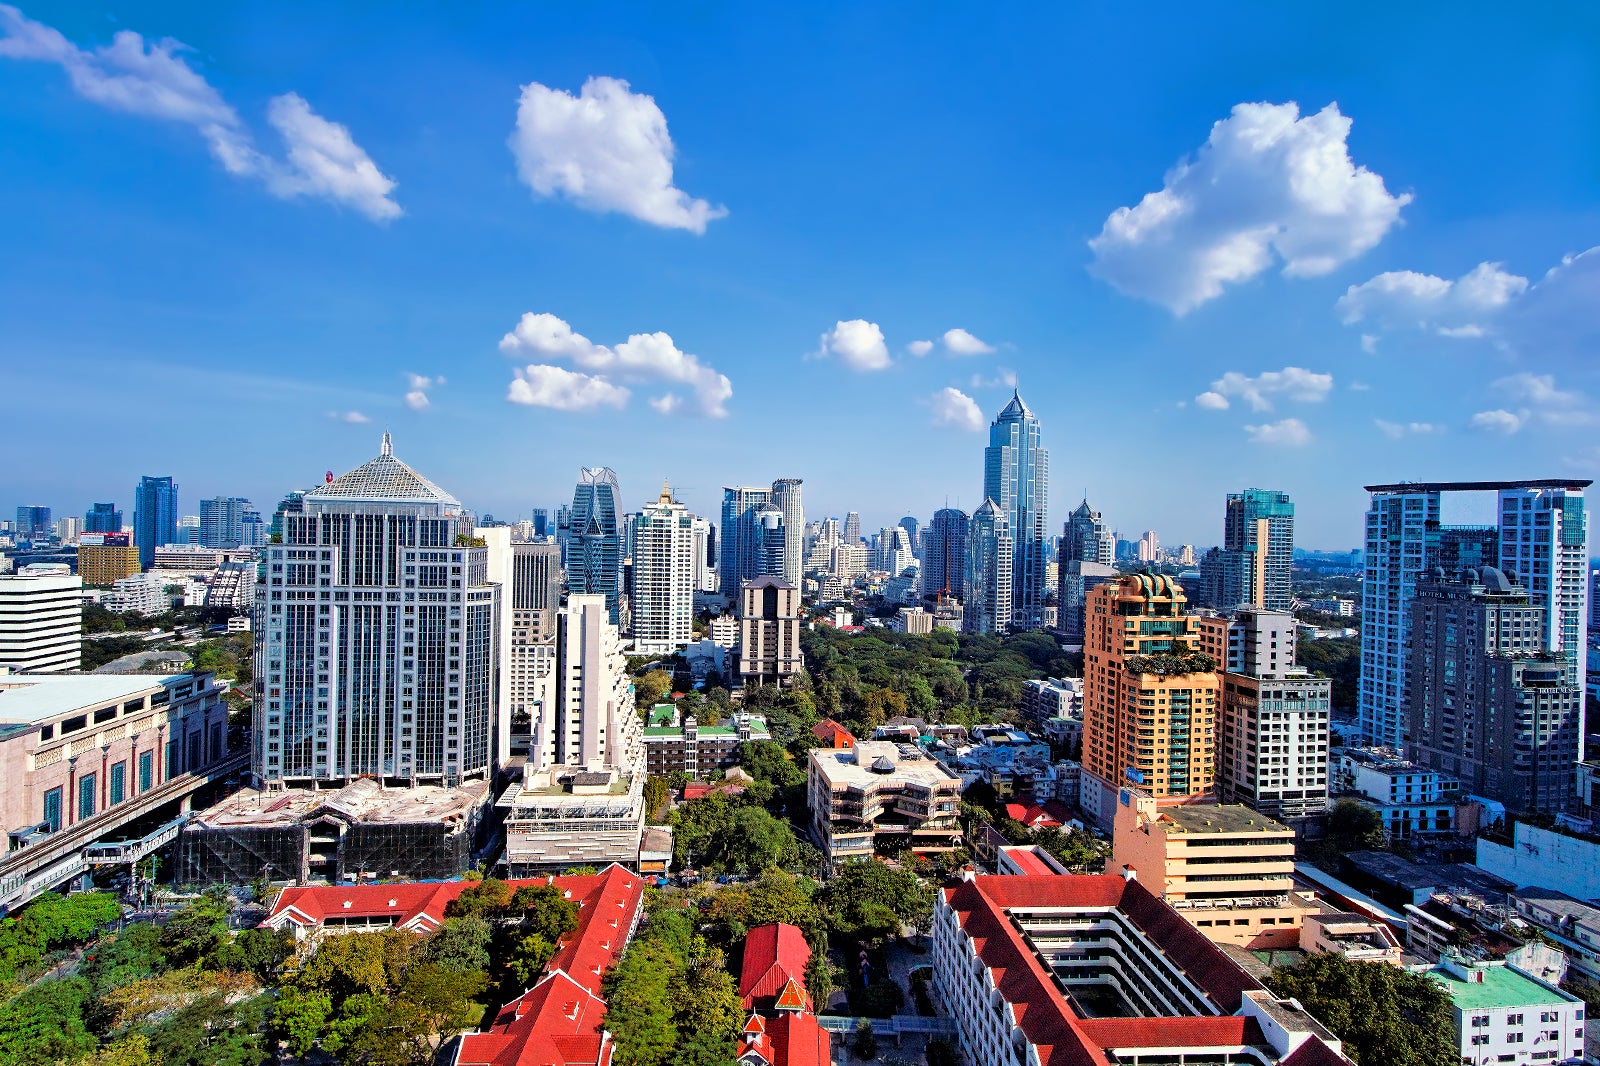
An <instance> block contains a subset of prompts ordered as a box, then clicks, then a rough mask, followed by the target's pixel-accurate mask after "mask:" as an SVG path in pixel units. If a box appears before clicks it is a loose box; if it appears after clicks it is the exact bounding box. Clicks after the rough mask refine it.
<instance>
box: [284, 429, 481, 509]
mask: <svg viewBox="0 0 1600 1066" xmlns="http://www.w3.org/2000/svg"><path fill="white" fill-rule="evenodd" d="M306 498H307V499H319V500H390V501H394V502H396V503H436V504H442V505H444V506H447V507H460V506H461V501H460V500H458V499H456V498H455V497H454V496H452V495H450V494H449V493H448V492H446V491H444V489H441V488H440V487H439V486H438V485H435V484H434V483H433V482H431V481H429V480H428V479H427V478H425V477H423V476H422V475H421V474H419V473H417V472H416V471H415V470H413V469H411V468H410V467H409V466H407V465H406V464H405V463H402V462H401V461H400V460H398V459H396V458H395V457H394V450H393V446H392V444H391V443H390V440H389V434H388V433H385V434H384V435H383V447H382V451H381V452H380V453H379V455H378V457H377V458H376V459H369V460H367V461H366V462H364V463H362V464H361V465H360V466H358V467H356V468H355V469H354V470H352V471H350V472H349V473H348V474H344V475H343V476H341V477H336V478H334V479H333V480H332V481H330V482H328V483H327V484H325V485H318V486H317V487H316V488H314V489H312V490H311V491H310V492H308V493H306Z"/></svg>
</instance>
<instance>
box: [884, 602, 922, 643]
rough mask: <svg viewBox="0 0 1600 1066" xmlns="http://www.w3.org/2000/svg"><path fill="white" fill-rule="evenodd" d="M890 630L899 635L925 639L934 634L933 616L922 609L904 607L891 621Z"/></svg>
mask: <svg viewBox="0 0 1600 1066" xmlns="http://www.w3.org/2000/svg"><path fill="white" fill-rule="evenodd" d="M889 628H890V629H893V630H894V631H895V632H897V633H908V634H910V635H911V636H914V637H925V636H928V635H929V634H930V633H932V632H933V615H932V614H931V613H930V612H928V611H924V610H923V609H922V608H921V607H902V608H900V609H899V610H898V611H896V612H895V616H894V617H893V618H891V619H889Z"/></svg>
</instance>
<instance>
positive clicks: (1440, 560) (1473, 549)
mask: <svg viewBox="0 0 1600 1066" xmlns="http://www.w3.org/2000/svg"><path fill="white" fill-rule="evenodd" d="M1428 565H1429V566H1430V567H1434V566H1437V567H1439V568H1440V569H1442V570H1443V571H1444V572H1445V573H1447V574H1459V573H1460V572H1461V571H1463V570H1482V569H1483V568H1484V567H1486V566H1493V567H1495V568H1497V569H1498V568H1499V566H1500V527H1499V526H1440V527H1439V543H1438V545H1437V546H1436V547H1435V548H1434V551H1433V558H1432V560H1431V561H1430V562H1429V564H1428Z"/></svg>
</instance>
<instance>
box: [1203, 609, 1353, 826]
mask: <svg viewBox="0 0 1600 1066" xmlns="http://www.w3.org/2000/svg"><path fill="white" fill-rule="evenodd" d="M1201 626H1202V629H1207V628H1213V627H1215V628H1217V629H1218V633H1217V639H1218V642H1219V643H1222V644H1225V646H1226V651H1225V652H1224V655H1223V658H1224V659H1225V662H1224V665H1225V666H1226V673H1224V674H1223V678H1222V708H1221V714H1220V721H1219V729H1218V736H1217V777H1216V780H1217V795H1218V798H1219V799H1220V800H1221V801H1222V802H1223V803H1242V804H1244V805H1245V806H1247V807H1251V808H1253V809H1255V810H1257V811H1260V812H1262V813H1263V814H1266V815H1269V816H1271V817H1273V818H1277V819H1279V820H1281V821H1285V822H1289V823H1290V824H1294V823H1295V822H1298V821H1301V820H1303V819H1306V818H1311V817H1315V816H1317V815H1320V814H1322V813H1323V812H1324V811H1325V810H1326V809H1327V806H1328V719H1329V714H1330V711H1331V686H1332V684H1333V682H1331V681H1330V680H1328V679H1327V678H1325V677H1312V676H1311V673H1310V671H1308V670H1306V669H1305V668H1304V667H1302V666H1299V665H1298V664H1297V662H1296V659H1295V643H1296V629H1295V618H1294V616H1293V615H1291V614H1289V613H1287V612H1279V611H1269V610H1266V609H1264V608H1259V607H1241V608H1240V609H1239V610H1238V611H1237V612H1236V613H1235V615H1234V617H1233V618H1232V619H1231V620H1230V619H1227V618H1220V617H1219V618H1204V619H1202V620H1201Z"/></svg>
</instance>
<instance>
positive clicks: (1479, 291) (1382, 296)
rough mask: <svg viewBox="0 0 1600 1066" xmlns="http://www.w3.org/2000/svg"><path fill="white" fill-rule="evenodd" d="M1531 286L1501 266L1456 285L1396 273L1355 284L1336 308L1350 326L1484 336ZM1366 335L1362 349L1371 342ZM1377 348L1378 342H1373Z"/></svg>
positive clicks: (1483, 266)
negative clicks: (1491, 323)
mask: <svg viewBox="0 0 1600 1066" xmlns="http://www.w3.org/2000/svg"><path fill="white" fill-rule="evenodd" d="M1527 288H1528V279H1527V278H1523V277H1518V276H1517V275H1515V274H1508V273H1506V272H1505V271H1504V270H1502V269H1501V267H1500V264H1499V263H1479V264H1478V265H1477V266H1476V267H1474V268H1473V269H1472V271H1471V272H1470V273H1467V274H1465V275H1463V276H1461V277H1459V278H1457V279H1456V280H1455V281H1449V280H1447V279H1445V278H1437V277H1434V276H1433V275H1431V274H1419V273H1417V272H1416V271H1414V270H1391V271H1389V272H1387V273H1384V274H1379V275H1378V276H1377V277H1375V278H1373V279H1371V280H1370V281H1364V282H1362V283H1361V284H1360V285H1352V286H1350V288H1349V289H1347V290H1346V291H1345V294H1344V295H1343V296H1341V297H1340V298H1339V302H1338V304H1337V305H1335V309H1336V310H1337V311H1338V312H1339V317H1340V318H1341V319H1342V320H1343V321H1344V323H1345V324H1346V325H1354V324H1355V323H1357V322H1372V323H1375V324H1377V325H1378V326H1380V327H1382V328H1384V329H1421V330H1427V331H1430V332H1435V333H1439V334H1441V335H1442V336H1446V337H1476V336H1482V335H1483V333H1484V329H1485V324H1486V323H1487V322H1488V321H1489V320H1490V319H1492V318H1493V317H1494V316H1495V314H1497V313H1498V312H1499V311H1500V310H1501V309H1502V308H1504V307H1505V306H1506V305H1507V304H1509V303H1510V302H1511V301H1512V300H1514V299H1516V298H1517V297H1519V296H1521V295H1522V294H1523V293H1524V292H1526V291H1527ZM1368 337H1373V335H1372V334H1366V335H1364V336H1363V337H1362V343H1363V345H1366V344H1367V343H1368V341H1367V338H1368ZM1371 343H1372V344H1373V345H1376V343H1377V340H1376V338H1375V337H1373V340H1372V341H1371Z"/></svg>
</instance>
